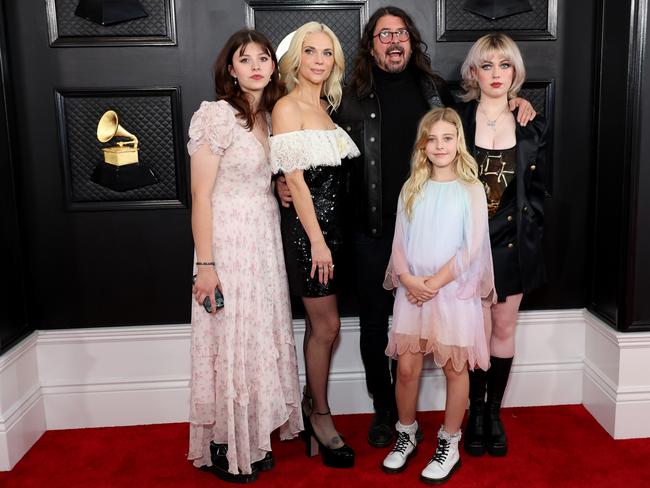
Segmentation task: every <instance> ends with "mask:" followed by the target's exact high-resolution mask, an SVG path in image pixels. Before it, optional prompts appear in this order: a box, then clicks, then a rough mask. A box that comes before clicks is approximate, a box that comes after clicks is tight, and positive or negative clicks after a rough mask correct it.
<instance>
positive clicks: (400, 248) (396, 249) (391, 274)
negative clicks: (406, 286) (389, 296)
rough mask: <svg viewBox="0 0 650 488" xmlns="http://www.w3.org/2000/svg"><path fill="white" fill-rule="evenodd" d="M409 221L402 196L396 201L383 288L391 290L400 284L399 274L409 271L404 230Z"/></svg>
mask: <svg viewBox="0 0 650 488" xmlns="http://www.w3.org/2000/svg"><path fill="white" fill-rule="evenodd" d="M408 225H409V221H408V217H407V216H406V212H405V210H404V204H403V202H402V196H401V195H400V197H399V201H398V202H397V217H396V220H395V235H394V236H393V248H392V251H391V255H390V260H389V261H388V267H387V268H386V275H385V277H384V288H385V289H386V290H392V289H394V288H398V287H399V285H400V281H399V275H401V274H402V273H408V272H409V264H408V260H407V259H406V231H407V229H408Z"/></svg>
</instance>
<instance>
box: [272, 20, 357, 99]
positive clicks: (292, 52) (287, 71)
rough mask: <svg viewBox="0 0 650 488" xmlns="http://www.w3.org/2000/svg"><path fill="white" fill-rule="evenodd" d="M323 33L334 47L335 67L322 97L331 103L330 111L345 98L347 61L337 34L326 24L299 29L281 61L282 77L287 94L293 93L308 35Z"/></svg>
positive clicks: (307, 24) (306, 25) (324, 87)
mask: <svg viewBox="0 0 650 488" xmlns="http://www.w3.org/2000/svg"><path fill="white" fill-rule="evenodd" d="M314 32H323V33H325V34H327V36H329V38H330V39H331V40H332V46H333V47H334V66H333V67H332V72H331V73H330V75H329V77H328V78H327V80H326V81H325V83H323V89H322V93H321V96H324V97H325V98H326V99H327V102H328V103H329V106H330V110H336V109H337V108H338V106H339V104H340V103H341V97H342V96H343V76H344V74H345V59H344V57H343V48H342V47H341V43H340V42H339V40H338V38H337V37H336V34H334V32H332V29H330V28H329V27H327V26H326V25H325V24H321V23H319V22H307V23H306V24H304V25H302V26H301V27H299V28H298V29H297V30H296V32H295V33H294V35H293V38H292V39H291V43H290V44H289V49H288V50H287V52H286V53H285V54H284V55H283V56H282V58H281V59H280V66H279V68H280V77H281V79H282V81H283V82H284V84H285V86H286V87H287V92H290V91H292V90H293V89H294V88H295V87H296V85H297V84H298V70H299V69H300V57H301V55H302V47H303V44H304V42H305V37H307V34H312V33H314Z"/></svg>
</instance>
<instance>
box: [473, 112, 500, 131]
mask: <svg viewBox="0 0 650 488" xmlns="http://www.w3.org/2000/svg"><path fill="white" fill-rule="evenodd" d="M478 109H479V110H480V112H481V113H482V114H483V117H485V121H486V123H487V126H488V127H489V128H490V129H492V130H493V131H495V132H496V130H497V122H498V120H499V119H500V118H501V116H502V115H503V114H504V113H505V110H502V111H501V112H499V115H497V118H496V119H494V120H492V119H490V118H489V117H488V115H487V113H486V112H485V110H483V107H481V106H480V105H479V106H478Z"/></svg>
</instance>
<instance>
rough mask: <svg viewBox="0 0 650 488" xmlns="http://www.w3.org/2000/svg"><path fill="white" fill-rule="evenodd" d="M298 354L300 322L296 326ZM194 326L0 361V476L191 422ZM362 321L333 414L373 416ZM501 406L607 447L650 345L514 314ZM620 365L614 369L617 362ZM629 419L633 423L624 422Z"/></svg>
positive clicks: (563, 321)
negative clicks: (591, 433)
mask: <svg viewBox="0 0 650 488" xmlns="http://www.w3.org/2000/svg"><path fill="white" fill-rule="evenodd" d="M293 327H294V333H295V337H296V344H297V350H298V352H299V354H298V357H299V374H300V379H301V381H303V382H304V366H303V362H302V357H301V356H302V354H301V347H300V344H301V343H302V338H303V336H304V332H305V324H304V321H303V320H295V321H294V323H293ZM190 332H191V329H190V325H188V324H173V325H166V326H141V327H108V328H87V329H66V330H47V331H37V332H35V333H33V334H32V335H30V336H29V337H28V338H26V339H25V340H23V341H22V342H21V343H19V344H18V345H17V346H15V347H14V348H13V349H11V350H9V351H8V352H7V353H5V354H4V355H2V356H0V470H8V469H11V468H12V467H13V466H14V465H15V464H16V463H17V462H18V460H19V459H20V458H21V457H22V456H23V455H24V454H25V452H27V450H28V449H29V448H30V447H31V445H33V444H34V443H35V442H36V441H37V440H38V438H39V437H40V435H41V434H42V433H43V432H45V431H46V430H53V429H69V428H83V427H100V426H116V425H139V424H150V423H165V422H182V421H186V419H187V416H188V411H189V408H188V402H189V377H190V360H189V345H190ZM358 348H359V324H358V318H356V317H347V318H343V319H342V320H341V334H340V340H339V341H338V343H337V346H336V349H335V352H334V358H333V361H332V369H331V373H330V385H331V386H330V400H331V404H332V410H333V411H334V412H336V413H361V412H369V411H371V410H372V402H371V399H370V398H369V396H368V394H367V392H366V386H365V375H364V369H363V363H362V361H361V357H360V354H359V351H358ZM516 348H517V353H516V356H515V363H514V365H513V369H512V375H511V379H510V383H509V386H508V390H507V391H506V396H505V398H504V403H505V405H506V406H530V405H561V404H580V403H585V405H586V406H587V408H588V409H589V410H590V411H591V412H592V414H593V415H594V417H596V418H597V419H598V421H599V422H601V424H603V426H604V427H605V428H606V429H607V430H608V432H610V434H612V436H614V437H617V438H618V437H621V436H628V435H630V434H632V431H629V426H630V425H631V424H632V423H634V425H635V431H634V432H633V434H636V435H635V436H636V437H638V436H640V435H642V436H650V432H647V433H645V432H641V431H640V430H639V425H640V422H639V421H638V420H636V421H634V419H638V414H639V412H640V413H643V414H644V415H645V417H644V419H643V422H645V423H646V424H647V418H649V417H650V410H648V412H647V413H646V410H645V409H646V408H650V379H647V378H646V379H647V380H646V379H644V376H643V374H645V375H646V376H647V375H648V373H645V371H650V364H648V365H647V366H648V367H647V369H645V370H644V372H643V374H640V373H639V370H640V369H641V368H634V364H635V363H634V361H641V362H643V359H642V358H641V359H639V357H638V356H639V353H642V354H645V355H646V356H647V357H648V358H649V359H648V361H650V354H648V353H649V352H650V334H620V333H617V332H615V331H613V330H612V329H611V328H609V327H608V326H606V325H605V324H603V323H602V322H600V321H599V320H598V319H597V318H595V317H594V316H592V315H591V314H590V313H588V312H586V311H585V310H582V309H580V310H548V311H524V312H521V313H520V314H519V320H518V328H517V338H516ZM614 360H615V361H617V362H616V363H615V366H612V364H614V363H612V361H614ZM444 401H445V397H444V376H443V375H442V372H441V371H440V369H438V368H435V367H434V366H433V364H432V363H431V362H427V363H426V366H425V370H424V372H423V377H422V383H421V393H420V401H419V404H418V408H419V409H421V410H432V409H434V410H441V409H443V408H444ZM626 416H630V418H631V419H632V420H630V421H626V420H625V418H626Z"/></svg>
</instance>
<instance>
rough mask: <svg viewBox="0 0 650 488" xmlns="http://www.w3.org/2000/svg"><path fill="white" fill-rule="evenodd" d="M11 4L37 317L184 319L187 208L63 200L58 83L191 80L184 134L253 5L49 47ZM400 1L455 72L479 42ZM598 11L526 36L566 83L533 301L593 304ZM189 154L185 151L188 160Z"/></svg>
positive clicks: (96, 322)
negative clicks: (156, 38)
mask: <svg viewBox="0 0 650 488" xmlns="http://www.w3.org/2000/svg"><path fill="white" fill-rule="evenodd" d="M5 3H6V5H7V15H8V20H9V22H8V31H7V32H8V37H9V39H10V40H11V41H12V42H10V43H9V46H8V49H9V54H10V56H11V58H12V60H13V61H14V63H13V64H12V73H11V76H12V82H13V85H14V87H15V100H16V113H17V114H18V116H17V118H16V121H15V124H14V128H15V130H16V133H17V135H18V139H17V145H18V147H20V149H21V151H20V164H19V166H20V171H18V178H17V180H18V183H17V186H16V193H17V198H18V201H19V203H20V205H21V206H22V208H24V218H23V223H24V230H25V232H24V235H23V241H22V247H23V250H24V254H25V255H26V257H27V262H28V264H29V266H28V267H27V270H26V274H27V276H28V279H27V284H28V291H27V296H29V297H37V298H35V299H30V300H29V314H30V322H31V325H33V327H36V328H39V329H47V328H61V327H93V326H118V325H140V324H171V323H187V322H188V321H189V304H190V294H189V289H190V271H191V260H192V241H191V231H190V219H189V217H190V213H189V209H188V208H166V209H160V208H156V209H140V208H138V209H130V210H104V211H97V212H83V211H74V210H66V207H65V185H64V175H63V173H62V166H61V161H60V157H59V138H58V135H57V120H56V109H55V96H54V93H55V90H68V89H80V88H83V89H96V90H107V89H108V90H110V89H116V88H136V87H151V86H166V87H180V89H181V91H180V93H181V95H182V100H181V103H180V106H181V107H182V117H181V119H182V120H181V125H182V130H183V134H186V132H187V128H188V126H189V119H190V117H191V114H192V113H193V112H194V110H196V108H197V107H198V106H199V104H200V102H201V101H202V100H210V99H213V96H214V95H213V88H212V79H211V73H210V71H211V66H212V63H213V61H214V58H215V56H216V54H217V51H218V49H219V48H220V47H221V46H222V45H223V43H224V41H225V40H226V38H227V37H228V36H229V35H230V34H231V33H232V32H233V31H234V30H236V29H237V28H239V27H243V26H244V25H245V24H246V21H247V7H246V4H245V3H244V2H243V1H241V0H219V1H215V0H191V1H190V0H176V1H175V2H173V3H175V7H176V12H175V13H176V15H175V25H176V39H177V45H176V46H129V47H126V46H122V47H116V46H112V47H100V46H86V47H66V48H58V47H50V45H49V37H48V21H47V15H46V9H45V3H44V2H36V3H34V2H24V1H20V0H8V1H7V2H5ZM256 3H258V4H259V3H260V2H256ZM305 3H316V2H305ZM329 3H330V4H332V3H334V4H335V3H337V2H329ZM341 3H345V2H341ZM347 3H348V4H350V3H354V2H347ZM392 3H396V2H388V1H374V0H370V1H368V2H367V10H368V12H369V13H372V12H374V10H375V9H376V8H378V7H380V6H383V5H389V4H392ZM399 5H400V6H401V7H403V8H404V9H406V10H407V11H408V12H409V13H411V14H412V16H413V18H414V19H415V21H416V23H417V25H418V27H419V28H420V30H421V31H422V33H423V36H424V39H425V40H426V42H427V44H428V45H429V50H430V53H431V57H432V60H433V65H434V68H435V69H436V70H437V71H438V72H439V73H440V74H441V75H442V76H443V77H444V78H445V79H447V80H450V81H457V80H458V78H459V68H460V63H461V61H462V59H463V58H464V56H465V54H466V52H467V50H468V49H469V47H470V45H471V42H468V41H463V42H452V41H447V42H437V41H436V39H437V32H436V6H437V2H436V0H427V1H419V0H404V1H401V2H399ZM593 8H594V7H593V5H592V2H589V1H587V0H578V1H571V2H568V1H567V2H558V5H557V14H558V17H557V33H556V34H557V40H555V41H553V40H550V41H549V40H546V41H529V40H528V41H519V45H520V47H521V49H522V51H523V54H524V57H525V60H526V65H527V68H528V78H529V79H530V80H539V81H549V80H553V81H554V87H555V107H554V112H555V113H554V115H555V117H554V118H555V134H554V151H553V152H554V155H553V160H554V176H553V198H552V199H550V200H549V201H548V205H547V215H548V218H547V239H546V248H547V261H548V271H549V285H548V286H547V287H545V288H544V289H542V290H540V291H539V292H537V293H535V294H533V295H531V296H530V297H528V300H527V303H526V306H527V307H529V308H536V309H552V308H576V307H582V306H584V305H585V304H586V303H587V294H588V287H587V277H588V275H589V273H588V268H587V266H588V263H589V255H590V253H591V243H592V242H593V240H592V237H591V235H590V231H589V226H590V220H589V216H590V207H589V201H590V184H591V181H590V178H591V175H592V172H593V169H592V168H593V155H592V149H591V148H592V147H593V144H594V140H593V138H592V124H593V114H592V102H593V100H592V88H593V82H592V79H593V57H594V49H593V45H594V44H593V39H592V38H593V34H594V32H593V26H594V11H593ZM248 11H249V10H248ZM575 26H579V27H580V28H579V29H578V28H575ZM331 27H332V28H333V29H334V31H336V30H337V26H335V25H332V26H331ZM128 129H129V130H130V131H132V132H136V131H137V128H136V127H129V128H128ZM188 159H189V158H187V156H185V161H184V162H183V164H186V165H187V160H188ZM186 184H187V182H186Z"/></svg>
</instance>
